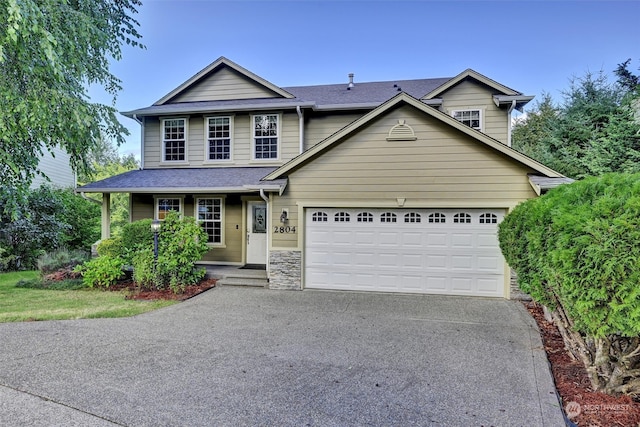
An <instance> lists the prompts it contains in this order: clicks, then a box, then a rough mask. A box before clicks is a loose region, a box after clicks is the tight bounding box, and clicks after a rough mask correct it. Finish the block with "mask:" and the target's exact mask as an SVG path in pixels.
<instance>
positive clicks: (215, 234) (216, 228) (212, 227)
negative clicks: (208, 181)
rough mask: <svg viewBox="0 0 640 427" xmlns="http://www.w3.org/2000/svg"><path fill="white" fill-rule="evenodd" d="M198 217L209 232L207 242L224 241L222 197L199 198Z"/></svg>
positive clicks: (199, 221)
mask: <svg viewBox="0 0 640 427" xmlns="http://www.w3.org/2000/svg"><path fill="white" fill-rule="evenodd" d="M197 209H198V211H197V212H196V215H197V216H196V219H197V221H198V223H199V224H200V225H201V226H202V228H203V229H204V231H205V232H206V233H207V243H214V244H215V243H222V199H217V198H216V199H198V204H197Z"/></svg>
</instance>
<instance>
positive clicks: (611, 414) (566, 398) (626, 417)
mask: <svg viewBox="0 0 640 427" xmlns="http://www.w3.org/2000/svg"><path fill="white" fill-rule="evenodd" d="M524 305H525V307H526V308H527V310H529V313H531V315H532V316H533V318H534V319H535V320H536V322H537V323H538V327H539V328H540V332H541V335H542V342H543V344H544V348H545V350H546V352H547V358H548V359H549V362H550V363H551V372H552V373H553V378H554V380H555V383H556V389H557V390H558V394H559V395H560V397H561V398H562V406H563V409H564V410H565V413H566V414H567V415H568V417H569V419H570V420H571V421H572V422H573V423H575V424H576V425H578V426H589V427H596V426H598V427H614V426H622V427H638V426H640V402H634V401H633V400H632V399H631V398H630V397H629V396H619V397H615V396H609V395H607V394H604V393H600V392H595V391H593V390H592V389H591V383H590V381H589V377H588V376H587V371H586V369H585V367H584V365H583V364H582V362H580V361H577V360H573V359H572V358H571V356H570V355H569V352H568V351H567V350H565V348H564V342H563V341H562V336H561V335H560V332H559V331H558V328H556V326H555V325H554V324H553V323H548V322H547V321H546V320H545V318H544V314H543V312H542V307H541V306H540V305H538V304H535V303H533V302H525V303H524Z"/></svg>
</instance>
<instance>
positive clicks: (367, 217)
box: [358, 212, 373, 222]
mask: <svg viewBox="0 0 640 427" xmlns="http://www.w3.org/2000/svg"><path fill="white" fill-rule="evenodd" d="M358 222H373V214H372V213H369V212H360V213H359V214H358Z"/></svg>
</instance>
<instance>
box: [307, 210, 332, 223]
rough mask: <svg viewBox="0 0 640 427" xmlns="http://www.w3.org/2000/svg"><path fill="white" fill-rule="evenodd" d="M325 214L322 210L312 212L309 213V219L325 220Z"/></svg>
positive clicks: (315, 220)
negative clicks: (311, 213)
mask: <svg viewBox="0 0 640 427" xmlns="http://www.w3.org/2000/svg"><path fill="white" fill-rule="evenodd" d="M327 218H328V216H327V214H326V213H324V212H314V213H313V215H311V221H313V222H327Z"/></svg>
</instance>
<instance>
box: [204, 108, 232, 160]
mask: <svg viewBox="0 0 640 427" xmlns="http://www.w3.org/2000/svg"><path fill="white" fill-rule="evenodd" d="M207 129H208V130H207V160H230V159H231V118H230V117H209V118H208V119H207Z"/></svg>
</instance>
